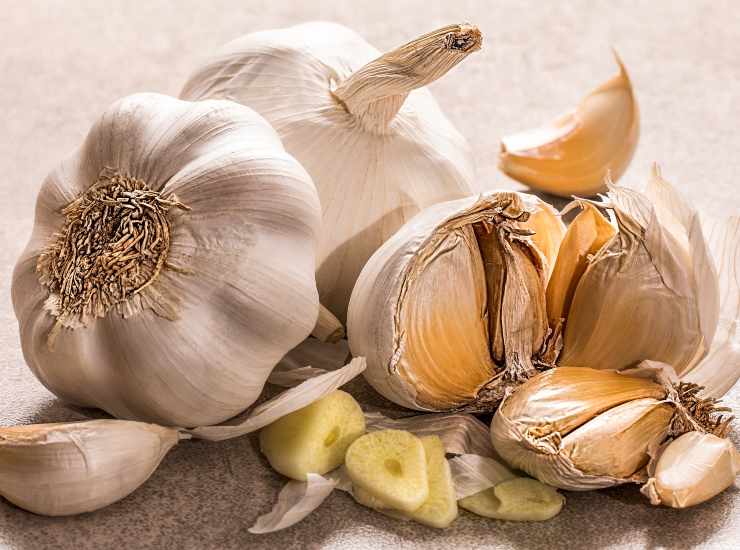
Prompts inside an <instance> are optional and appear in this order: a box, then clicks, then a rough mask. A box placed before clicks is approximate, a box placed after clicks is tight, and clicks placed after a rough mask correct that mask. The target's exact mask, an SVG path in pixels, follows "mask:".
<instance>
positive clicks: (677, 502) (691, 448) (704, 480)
mask: <svg viewBox="0 0 740 550" xmlns="http://www.w3.org/2000/svg"><path fill="white" fill-rule="evenodd" d="M738 473H740V453H738V451H737V449H736V448H735V446H734V445H733V444H732V442H731V441H729V440H728V439H724V438H720V437H717V436H715V435H712V434H704V433H700V432H688V433H685V434H683V435H682V436H680V437H678V438H676V439H674V440H673V441H671V442H670V443H668V444H667V445H666V446H665V448H664V449H663V450H662V453H661V454H660V456H659V457H658V459H657V463H656V465H655V471H654V472H653V474H652V476H651V478H650V480H649V481H648V483H647V484H646V485H645V486H643V488H642V489H641V491H642V492H643V494H645V495H646V496H648V497H649V498H650V502H651V503H652V504H664V505H666V506H671V507H673V508H687V507H689V506H694V505H696V504H699V503H701V502H704V501H706V500H709V499H711V498H712V497H714V496H716V495H718V494H719V493H721V492H722V491H724V490H725V489H727V488H728V487H730V486H731V485H732V484H733V483H734V482H735V478H736V476H737V475H738Z"/></svg>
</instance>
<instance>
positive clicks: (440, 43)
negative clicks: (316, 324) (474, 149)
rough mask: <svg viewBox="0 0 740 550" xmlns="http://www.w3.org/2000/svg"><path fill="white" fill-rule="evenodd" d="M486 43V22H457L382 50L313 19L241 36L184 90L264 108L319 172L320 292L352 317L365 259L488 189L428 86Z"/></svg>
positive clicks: (187, 95) (291, 147)
mask: <svg viewBox="0 0 740 550" xmlns="http://www.w3.org/2000/svg"><path fill="white" fill-rule="evenodd" d="M480 45H481V34H480V32H479V31H478V29H477V28H475V27H474V26H472V25H467V24H465V25H450V26H447V27H443V28H441V29H438V30H436V31H434V32H431V33H429V34H425V35H423V36H420V37H419V38H417V39H415V40H413V41H411V42H409V43H408V44H405V45H403V46H401V47H399V48H397V49H395V50H392V51H390V52H388V53H385V54H382V55H381V53H380V52H379V51H378V50H376V49H375V48H373V47H372V46H371V45H370V44H368V43H367V42H365V40H363V39H362V38H361V37H360V36H358V35H357V34H356V33H354V32H353V31H351V30H350V29H347V28H346V27H343V26H341V25H337V24H333V23H307V24H303V25H298V26H295V27H290V28H287V29H280V30H270V31H264V32H257V33H254V34H250V35H247V36H244V37H242V38H240V39H237V40H235V41H233V42H230V43H229V44H227V45H226V46H225V47H224V48H223V49H222V50H221V52H220V53H219V54H217V55H216V56H215V57H214V58H213V59H211V60H210V61H208V62H207V63H206V64H205V65H203V66H202V67H201V68H199V69H198V70H197V71H195V73H194V74H193V75H192V76H191V77H190V79H189V80H188V82H187V84H186V85H185V87H184V88H183V91H182V93H181V97H182V98H184V99H191V100H192V99H204V98H225V99H231V100H234V101H238V102H239V103H242V104H244V105H247V106H249V107H251V108H253V109H255V110H256V111H257V112H258V113H260V114H261V115H262V116H264V117H265V118H266V119H267V120H268V121H269V122H270V123H271V124H272V125H273V127H274V128H275V130H276V131H277V133H278V134H279V135H280V137H281V139H282V140H283V143H284V144H285V148H286V150H287V151H288V152H289V153H290V154H292V155H294V156H295V157H296V158H297V159H298V160H299V161H300V162H301V164H302V165H303V166H304V167H305V168H306V170H307V171H308V173H309V174H311V177H312V178H313V180H314V182H315V183H316V186H317V188H318V190H319V196H320V198H321V205H322V209H323V224H322V233H321V238H320V242H319V250H318V263H317V267H318V272H317V284H318V288H319V295H320V297H321V303H322V304H324V305H325V306H327V307H328V308H329V309H330V310H331V311H332V312H333V313H334V314H335V315H336V316H337V317H338V318H339V319H340V321H342V322H344V320H345V318H346V310H347V304H348V301H349V297H350V293H351V292H352V287H353V286H354V284H355V281H356V279H357V276H358V275H359V273H360V270H361V269H362V267H363V265H364V264H365V262H366V261H367V260H368V258H369V257H370V256H371V255H372V253H373V252H374V251H375V250H376V249H377V248H378V247H379V246H380V245H381V244H382V243H383V242H384V241H385V240H386V239H388V238H389V237H390V236H391V235H393V233H395V231H396V230H397V229H398V228H399V227H401V225H403V224H404V222H405V221H406V220H408V219H409V218H411V217H412V216H414V215H415V214H416V213H417V212H419V211H420V210H421V209H423V208H424V207H426V206H428V205H430V204H434V203H437V202H441V201H446V200H451V199H456V198H461V197H464V196H467V195H469V194H470V193H471V192H474V191H477V189H476V188H474V187H473V184H472V182H473V166H472V158H471V154H470V150H469V146H468V144H467V142H466V140H465V139H464V138H463V137H462V136H461V135H460V134H459V133H458V132H457V130H455V128H454V127H453V126H452V124H451V123H450V122H449V121H448V120H447V118H446V117H445V116H444V114H443V113H442V111H441V110H440V108H439V106H438V105H437V103H436V102H435V101H434V98H433V97H432V95H431V94H430V93H429V91H428V90H427V89H425V88H423V86H425V85H426V84H429V83H430V82H432V81H434V80H436V79H437V78H439V77H441V76H442V75H444V74H445V73H446V72H447V71H449V70H450V69H451V68H452V67H454V66H455V65H456V64H457V63H459V62H460V61H462V60H463V59H465V57H467V56H468V55H469V54H470V53H472V52H474V51H476V50H478V49H479V48H480Z"/></svg>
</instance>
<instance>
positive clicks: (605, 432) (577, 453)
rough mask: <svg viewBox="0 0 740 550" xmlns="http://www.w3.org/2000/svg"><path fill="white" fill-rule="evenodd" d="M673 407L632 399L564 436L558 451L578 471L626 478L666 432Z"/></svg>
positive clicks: (645, 460) (637, 468)
mask: <svg viewBox="0 0 740 550" xmlns="http://www.w3.org/2000/svg"><path fill="white" fill-rule="evenodd" d="M674 412H675V410H674V408H673V406H672V405H671V404H669V403H665V402H660V401H657V400H655V399H652V398H645V399H635V400H632V401H628V402H627V403H622V404H621V405H617V406H616V407H613V408H611V409H609V410H607V411H604V412H603V413H601V414H600V415H598V416H596V417H595V418H593V419H591V420H589V421H588V422H586V423H585V424H583V425H582V426H580V427H578V428H577V429H575V430H574V431H572V432H570V433H569V434H568V435H567V436H565V437H564V438H563V440H562V443H561V446H560V448H561V452H563V453H565V454H566V455H567V456H568V457H569V458H570V460H571V461H572V462H573V464H575V465H576V466H577V467H578V469H579V470H581V471H582V472H584V473H587V474H591V475H597V476H601V475H603V476H615V477H623V478H627V477H630V476H631V475H633V474H634V473H635V472H637V471H638V470H639V469H640V468H642V467H643V466H644V465H645V464H647V463H648V460H649V458H650V457H649V455H648V450H649V449H650V448H651V446H652V445H656V446H657V445H658V444H659V443H660V442H661V441H663V440H664V439H665V437H666V436H667V435H668V427H669V426H670V423H671V419H672V418H673V414H674Z"/></svg>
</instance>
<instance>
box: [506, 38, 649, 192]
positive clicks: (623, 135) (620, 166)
mask: <svg viewBox="0 0 740 550" xmlns="http://www.w3.org/2000/svg"><path fill="white" fill-rule="evenodd" d="M615 58H616V60H617V63H618V65H619V74H617V75H616V76H614V77H613V78H611V79H609V80H608V81H606V82H605V83H603V84H602V85H601V86H599V87H598V88H596V89H595V90H593V91H592V92H591V93H590V94H588V95H587V96H586V97H585V98H583V100H581V102H580V104H579V105H578V107H576V109H575V110H573V111H572V112H569V113H567V114H565V115H563V116H561V117H560V118H558V119H557V120H555V121H554V122H552V123H551V124H549V125H546V126H543V127H541V128H537V129H535V130H530V131H527V132H522V133H520V134H515V135H511V136H507V137H504V138H503V139H502V140H501V153H500V155H499V168H500V169H501V171H502V172H504V173H505V174H507V175H508V176H511V177H512V178H514V179H515V180H517V181H520V182H522V183H524V184H526V185H529V186H531V187H533V188H534V189H538V190H540V191H545V192H547V193H551V194H553V195H559V196H561V197H571V196H573V195H580V196H589V195H595V194H596V193H599V192H602V191H605V190H606V184H605V179H606V178H607V177H611V179H612V180H613V181H617V180H618V179H619V178H620V176H621V175H622V174H623V173H624V171H625V170H626V169H627V166H629V163H630V160H632V156H633V155H634V152H635V149H636V148H637V141H638V139H639V135H640V112H639V109H638V106H637V100H636V98H635V94H634V91H633V90H632V83H631V81H630V78H629V76H628V75H627V70H626V69H625V67H624V65H623V64H622V61H621V60H620V59H619V56H617V55H616V53H615Z"/></svg>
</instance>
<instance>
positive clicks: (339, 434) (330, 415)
mask: <svg viewBox="0 0 740 550" xmlns="http://www.w3.org/2000/svg"><path fill="white" fill-rule="evenodd" d="M363 433H365V416H364V415H363V414H362V409H361V408H360V405H359V404H358V403H357V401H355V399H354V398H353V397H352V396H351V395H350V394H348V393H346V392H343V391H341V390H337V391H335V392H333V393H330V394H329V395H327V396H326V397H323V398H321V399H319V400H318V401H315V402H314V403H312V404H311V405H309V406H308V407H305V408H303V409H300V410H298V411H295V412H293V413H290V414H288V415H286V416H283V417H282V418H280V419H278V420H277V421H275V422H273V423H272V424H270V425H269V426H266V427H264V428H262V430H261V431H260V448H261V450H262V452H263V453H264V454H265V456H266V457H267V460H268V461H269V462H270V465H271V466H272V467H273V468H274V469H275V470H277V471H278V472H280V473H281V474H283V475H285V476H288V477H291V478H293V479H297V480H300V481H303V480H305V479H306V475H307V474H309V473H314V474H322V475H323V474H325V473H327V472H329V471H331V470H333V469H334V468H336V467H337V466H339V465H340V464H342V463H343V462H344V455H345V453H346V452H347V448H348V447H349V446H350V444H352V442H353V441H354V440H355V439H357V438H358V437H360V436H361V435H362V434H363Z"/></svg>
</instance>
